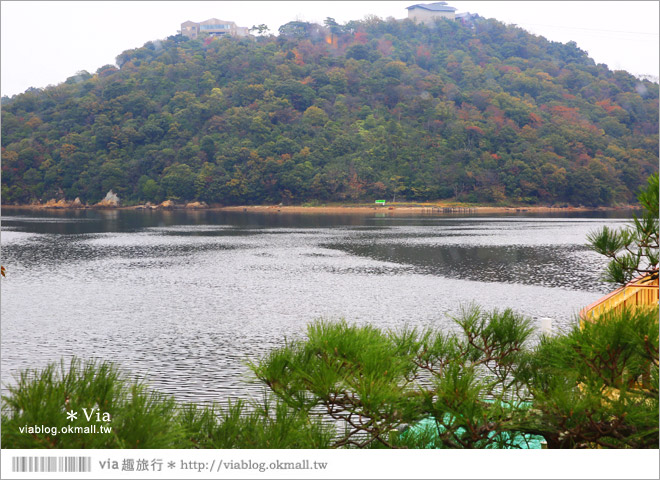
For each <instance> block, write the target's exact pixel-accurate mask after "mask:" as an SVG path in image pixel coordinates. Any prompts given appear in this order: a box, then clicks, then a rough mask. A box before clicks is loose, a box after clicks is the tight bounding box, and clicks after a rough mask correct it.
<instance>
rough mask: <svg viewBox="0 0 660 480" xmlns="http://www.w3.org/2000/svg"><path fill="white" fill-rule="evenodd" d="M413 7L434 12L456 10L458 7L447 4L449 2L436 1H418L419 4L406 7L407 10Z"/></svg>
mask: <svg viewBox="0 0 660 480" xmlns="http://www.w3.org/2000/svg"><path fill="white" fill-rule="evenodd" d="M411 8H422V9H424V10H431V11H432V12H455V11H456V8H454V7H450V6H449V5H447V2H435V3H418V4H417V5H411V6H409V7H406V9H407V10H410V9H411Z"/></svg>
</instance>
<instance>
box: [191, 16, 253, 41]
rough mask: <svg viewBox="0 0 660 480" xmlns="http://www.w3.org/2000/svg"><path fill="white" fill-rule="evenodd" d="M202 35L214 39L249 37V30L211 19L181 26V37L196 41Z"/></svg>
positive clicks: (231, 23)
mask: <svg viewBox="0 0 660 480" xmlns="http://www.w3.org/2000/svg"><path fill="white" fill-rule="evenodd" d="M202 33H207V34H209V35H210V36H212V37H222V36H225V35H231V36H233V37H247V36H248V28H247V27H238V26H236V24H235V23H234V22H228V21H226V20H218V19H217V18H210V19H208V20H204V21H203V22H199V23H197V22H191V21H187V22H183V23H182V24H181V35H184V36H186V37H188V38H192V39H195V38H197V37H199V35H200V34H202Z"/></svg>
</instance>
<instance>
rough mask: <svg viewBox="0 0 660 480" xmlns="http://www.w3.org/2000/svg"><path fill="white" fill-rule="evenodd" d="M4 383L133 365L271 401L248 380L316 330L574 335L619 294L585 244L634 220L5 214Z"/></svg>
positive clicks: (139, 370)
mask: <svg viewBox="0 0 660 480" xmlns="http://www.w3.org/2000/svg"><path fill="white" fill-rule="evenodd" d="M2 213H3V218H2V226H3V232H2V254H3V258H2V263H3V265H6V266H7V267H8V277H7V278H6V279H3V280H2V375H3V382H4V383H7V382H11V375H12V374H13V373H16V372H17V371H18V370H20V369H21V368H25V367H41V366H43V365H45V364H46V363H47V362H49V361H54V360H59V359H60V358H61V357H62V356H65V357H67V356H71V355H77V356H79V357H83V358H92V357H93V358H101V359H106V360H112V361H115V362H118V363H119V364H120V365H121V366H122V367H123V368H124V369H125V370H126V371H128V372H130V373H131V374H132V375H136V376H140V377H146V378H148V380H149V382H150V383H151V385H153V386H154V387H156V388H158V389H160V390H162V391H165V392H168V393H172V394H174V395H176V396H177V397H178V398H179V399H181V400H192V401H213V400H216V401H226V400H227V398H229V397H235V396H248V395H250V394H253V395H254V394H259V392H260V391H261V387H260V386H258V385H256V384H255V383H254V382H253V381H252V379H251V377H250V376H249V374H248V373H247V368H246V367H245V362H246V360H247V359H250V358H256V357H258V356H260V355H263V354H264V353H265V352H267V351H268V350H269V349H272V348H273V347H275V346H279V345H281V344H282V343H283V342H284V340H285V338H289V339H291V338H295V337H299V336H301V335H304V330H305V326H306V324H307V323H308V322H309V321H310V320H312V319H315V318H321V317H322V318H329V319H337V318H342V317H343V318H346V319H347V320H349V321H353V322H359V323H371V324H374V325H378V326H381V327H384V328H395V329H397V328H401V327H403V326H404V325H410V326H420V327H425V326H431V325H434V326H438V327H440V328H445V329H453V328H455V326H454V324H453V323H452V321H451V320H450V319H449V317H450V316H452V315H455V314H457V313H458V311H459V308H460V306H461V305H462V304H466V303H469V302H471V301H476V302H478V303H479V304H481V305H483V306H484V307H486V308H505V307H512V308H514V309H516V310H517V311H519V312H521V313H524V314H526V315H529V316H530V317H532V318H533V319H534V320H535V321H536V322H538V323H540V319H541V318H542V317H552V318H553V319H555V322H554V325H555V327H556V328H558V329H565V328H568V327H569V326H570V325H571V324H572V323H573V322H574V321H575V317H574V315H575V313H576V312H577V311H578V310H579V309H580V308H581V307H582V306H584V305H586V304H588V303H590V302H592V301H593V300H595V299H596V298H598V297H599V296H600V295H601V294H602V293H603V292H606V291H607V290H608V287H607V286H606V285H604V284H603V283H601V282H600V281H599V279H598V277H599V274H600V272H601V271H602V268H603V265H604V263H605V262H604V260H603V259H602V258H600V257H599V256H597V255H595V254H593V253H591V252H590V251H588V250H587V249H586V248H585V246H584V242H585V238H586V234H587V233H588V232H589V231H591V230H593V229H595V228H598V227H600V226H602V225H609V226H613V227H618V226H621V225H622V224H623V223H624V222H625V219H623V218H615V217H612V218H603V217H601V218H594V217H589V216H586V215H585V214H581V215H580V216H576V217H574V218H559V217H540V216H537V217H533V216H526V217H523V216H508V217H506V216H501V217H477V216H472V217H467V218H460V217H416V218H397V217H379V218H376V217H370V216H364V217H360V216H330V215H328V216H325V215H268V214H262V215H260V214H247V213H245V214H242V213H226V212H210V211H201V212H200V211H198V212H182V211H174V212H134V211H78V212H57V211H56V212H26V211H18V210H15V211H12V210H11V209H8V208H3V212H2Z"/></svg>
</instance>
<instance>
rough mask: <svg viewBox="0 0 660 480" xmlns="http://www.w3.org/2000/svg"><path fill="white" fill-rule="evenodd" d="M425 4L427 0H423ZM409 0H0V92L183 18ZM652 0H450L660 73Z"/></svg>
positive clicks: (393, 13)
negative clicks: (606, 0)
mask: <svg viewBox="0 0 660 480" xmlns="http://www.w3.org/2000/svg"><path fill="white" fill-rule="evenodd" d="M424 3H430V2H424ZM413 4H415V2H401V1H375V2H350V1H344V2H325V1H324V2H322V1H318V2H317V1H300V2H276V1H267V2H257V1H238V2H231V1H222V2H218V1H216V2H212V1H208V2H190V1H185V2H184V1H153V2H151V1H148V2H140V1H120V2H101V1H88V2H85V1H75V2H57V1H47V2H33V1H28V2H25V1H4V0H3V1H2V3H1V5H0V8H1V12H0V13H1V19H2V28H1V32H2V57H1V58H2V85H1V93H2V95H3V96H4V95H8V96H12V95H14V94H17V93H21V92H23V91H25V90H26V89H28V88H29V87H38V88H43V87H46V86H48V85H55V84H58V83H61V82H63V81H64V80H66V78H67V77H70V76H72V75H74V74H75V73H76V72H78V71H80V70H87V71H89V72H90V73H94V72H95V71H96V70H97V69H98V68H99V67H101V66H103V65H106V64H114V63H115V57H116V56H117V55H118V54H119V53H121V52H122V51H124V50H127V49H132V48H136V47H141V46H142V45H143V44H144V43H145V42H147V41H150V40H156V39H162V38H165V37H167V36H169V35H174V34H176V32H177V30H179V29H180V26H181V23H182V22H184V21H186V20H192V21H196V22H199V21H203V20H206V19H208V18H214V17H215V18H219V19H221V20H231V21H234V22H236V23H237V25H239V26H245V27H251V26H253V25H259V24H261V23H265V24H266V25H268V27H269V28H270V29H271V31H273V32H274V33H277V29H278V27H279V26H280V25H282V24H284V23H287V22H289V21H291V20H296V19H299V20H305V21H312V22H318V23H322V22H323V20H324V19H325V18H326V17H333V18H335V20H337V21H338V22H339V23H345V22H347V21H349V20H360V19H362V18H364V17H365V15H369V14H371V15H376V16H378V17H381V18H383V19H385V18H387V17H394V18H405V17H406V16H407V10H406V9H405V7H407V6H410V5H413ZM659 4H660V2H658V1H638V2H635V1H625V2H624V1H620V2H592V1H588V2H571V1H564V2H543V1H528V2H503V1H481V2H473V1H454V2H452V1H450V2H449V5H451V6H454V7H456V8H457V9H458V10H457V12H466V11H469V12H472V13H478V14H479V15H481V16H483V17H487V18H491V17H492V18H496V19H498V20H500V21H502V22H505V23H513V24H516V25H518V26H520V27H522V28H525V29H526V30H528V31H530V32H532V33H534V34H537V35H542V36H544V37H546V38H547V39H548V40H554V41H559V42H563V43H565V42H568V41H569V40H574V41H575V42H577V44H578V46H579V47H580V48H581V49H583V50H586V51H587V52H588V53H589V55H590V56H591V57H592V58H593V59H594V60H595V61H596V62H597V63H605V64H607V65H608V66H609V67H610V68H611V69H613V70H627V71H629V72H631V73H633V74H636V75H639V74H646V75H654V76H658V69H659V67H658V59H659V57H660V54H659V48H658V47H659V45H660V37H659V36H658V24H659V17H660V14H659V11H658V5H659Z"/></svg>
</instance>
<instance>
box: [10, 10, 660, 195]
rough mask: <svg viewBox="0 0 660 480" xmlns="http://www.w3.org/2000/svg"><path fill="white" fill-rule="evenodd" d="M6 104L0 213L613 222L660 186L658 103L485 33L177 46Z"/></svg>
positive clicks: (502, 33) (649, 94)
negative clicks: (405, 215)
mask: <svg viewBox="0 0 660 480" xmlns="http://www.w3.org/2000/svg"><path fill="white" fill-rule="evenodd" d="M117 65H119V68H116V67H114V66H104V67H101V68H99V69H98V71H97V72H96V73H95V74H93V75H92V74H89V73H87V72H79V74H77V75H75V76H73V77H71V78H69V79H68V80H66V81H65V82H64V83H62V84H60V85H57V86H54V87H49V88H46V89H43V90H40V89H31V90H30V91H28V92H26V93H24V94H21V95H17V96H15V97H12V98H11V99H7V98H5V99H3V105H2V202H3V203H5V204H8V203H29V202H31V201H33V200H41V201H44V202H45V201H46V200H48V199H50V198H56V199H60V198H66V199H68V200H72V199H74V198H75V197H80V199H81V200H82V201H83V202H89V203H94V202H97V201H99V200H100V199H101V198H103V197H104V195H105V194H106V192H108V190H110V189H112V190H113V191H114V192H115V193H118V194H119V197H120V198H121V199H122V201H123V202H124V203H125V204H126V203H137V202H146V201H151V202H158V201H162V200H164V199H167V198H172V199H175V200H180V201H183V200H193V199H198V200H203V201H206V202H208V203H218V204H226V205H228V204H271V203H280V202H283V203H285V204H287V203H293V204H298V203H304V202H310V201H319V202H328V201H330V202H331V201H341V202H361V201H365V202H366V201H369V202H373V201H374V200H375V199H381V198H382V199H387V200H392V198H393V197H394V196H395V195H396V199H397V200H404V199H405V200H407V201H427V200H441V199H452V200H453V199H457V200H461V201H467V202H489V203H511V204H514V203H528V204H534V203H538V204H554V205H558V204H572V205H579V204H582V205H589V206H594V205H612V204H617V203H619V204H620V203H627V202H634V199H635V194H636V192H637V190H638V188H639V187H640V186H641V185H643V184H644V181H645V178H646V177H647V176H648V175H649V174H650V173H652V172H655V171H657V170H658V85H657V84H655V83H651V82H648V81H640V80H637V79H636V78H635V77H633V76H632V75H629V74H628V73H626V72H623V71H616V72H612V71H610V70H609V69H608V68H607V67H606V66H605V65H596V64H595V63H594V62H593V60H591V59H590V58H588V56H587V55H586V54H585V52H583V51H581V50H580V49H579V48H577V46H576V45H575V44H574V43H569V44H560V43H555V42H549V41H547V40H545V39H544V38H542V37H537V36H533V35H530V34H528V33H526V32H525V31H523V30H522V29H519V28H516V27H512V26H506V25H504V24H502V23H500V22H498V21H496V20H493V19H483V18H476V19H473V20H472V21H470V22H468V23H467V24H462V23H460V22H458V21H449V20H442V21H440V22H439V23H438V24H437V26H436V27H435V28H429V27H426V26H421V25H420V26H416V25H415V24H413V23H412V22H411V21H409V20H404V21H396V20H393V19H390V20H388V21H383V20H380V19H378V18H368V19H365V20H363V21H353V22H349V23H348V24H346V25H337V24H336V23H334V22H332V21H331V19H328V20H327V21H326V25H324V26H320V25H314V24H308V23H303V22H291V23H289V24H287V25H285V26H284V27H282V28H281V29H280V32H279V35H277V36H263V37H259V38H242V39H237V38H222V39H213V38H202V39H198V40H188V39H187V38H185V37H182V36H180V35H177V36H172V37H169V38H168V39H166V40H161V41H154V42H148V43H147V44H145V45H144V46H143V47H141V48H136V49H135V50H129V51H125V52H123V53H121V54H120V55H119V56H118V57H117Z"/></svg>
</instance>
